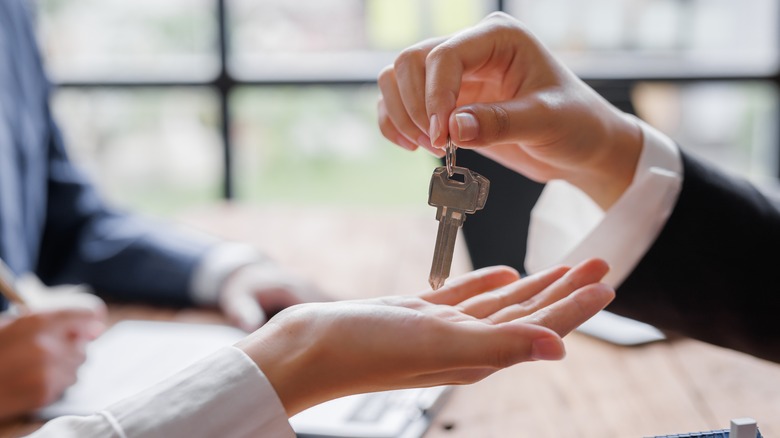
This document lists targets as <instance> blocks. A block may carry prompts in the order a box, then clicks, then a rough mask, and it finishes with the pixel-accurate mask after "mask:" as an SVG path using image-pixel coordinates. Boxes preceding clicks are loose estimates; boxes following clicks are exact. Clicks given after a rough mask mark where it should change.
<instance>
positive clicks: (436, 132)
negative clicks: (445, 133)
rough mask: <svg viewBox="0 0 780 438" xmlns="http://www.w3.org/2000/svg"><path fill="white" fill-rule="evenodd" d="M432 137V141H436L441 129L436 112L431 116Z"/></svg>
mask: <svg viewBox="0 0 780 438" xmlns="http://www.w3.org/2000/svg"><path fill="white" fill-rule="evenodd" d="M428 129H429V131H430V132H429V134H430V137H431V143H436V139H438V138H439V134H440V133H441V130H440V129H439V116H437V115H436V114H434V115H432V116H431V126H430V127H429V128H428Z"/></svg>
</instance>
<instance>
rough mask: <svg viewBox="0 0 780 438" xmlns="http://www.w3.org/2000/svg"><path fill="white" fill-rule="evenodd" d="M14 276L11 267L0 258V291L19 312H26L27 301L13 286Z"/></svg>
mask: <svg viewBox="0 0 780 438" xmlns="http://www.w3.org/2000/svg"><path fill="white" fill-rule="evenodd" d="M14 283H15V282H14V276H13V274H12V273H11V269H10V268H9V267H8V266H7V265H6V264H5V262H3V260H2V259H0V293H2V294H3V296H4V297H6V298H7V299H8V301H10V302H11V303H13V304H14V305H15V306H16V308H17V309H18V310H19V312H21V313H26V312H27V310H28V309H29V307H28V306H27V302H26V301H25V300H24V298H22V296H21V295H19V293H18V292H17V291H16V288H15V287H14Z"/></svg>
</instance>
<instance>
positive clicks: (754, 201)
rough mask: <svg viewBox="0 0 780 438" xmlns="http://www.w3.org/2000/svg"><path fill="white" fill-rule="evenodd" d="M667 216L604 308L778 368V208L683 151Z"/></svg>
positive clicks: (743, 183) (745, 184)
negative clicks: (678, 186)
mask: <svg viewBox="0 0 780 438" xmlns="http://www.w3.org/2000/svg"><path fill="white" fill-rule="evenodd" d="M683 172H684V182H683V186H682V191H681V192H680V197H679V199H678V201H677V204H676V206H675V208H674V210H673V212H672V215H671V217H670V218H669V220H668V222H667V223H666V225H665V226H664V228H663V230H662V231H661V234H660V235H659V236H658V239H657V240H656V241H655V243H654V244H653V245H652V247H651V248H650V250H649V251H648V252H647V254H646V255H645V256H644V258H642V260H641V261H640V263H639V265H638V266H637V267H636V269H635V270H634V271H633V272H632V273H631V275H630V276H629V277H628V278H627V279H626V280H625V281H624V282H623V284H622V285H620V287H619V289H618V294H617V298H616V299H615V301H614V302H613V303H612V304H611V305H610V307H609V310H611V311H614V312H616V313H620V314H622V315H625V316H628V317H632V318H635V319H639V320H642V321H645V322H648V323H650V324H653V325H655V326H657V327H659V328H662V329H667V330H672V331H676V332H680V333H682V334H685V335H687V336H691V337H695V338H698V339H701V340H703V341H706V342H710V343H713V344H717V345H721V346H724V347H728V348H732V349H735V350H740V351H744V352H746V353H750V354H752V355H755V356H758V357H761V358H765V359H768V360H772V361H775V362H780V281H779V280H778V278H779V277H778V273H780V254H779V253H778V251H780V204H778V203H777V202H774V203H773V202H772V201H771V200H770V198H768V197H766V196H764V195H763V194H762V193H760V192H759V191H758V190H757V189H756V188H755V187H754V186H753V185H751V184H750V183H748V182H746V181H745V180H743V179H740V178H737V177H734V176H731V175H728V174H726V173H724V172H721V171H718V170H717V169H716V168H715V167H714V166H712V165H709V164H708V163H706V162H704V161H701V160H699V159H697V158H695V157H693V156H691V155H689V154H686V153H685V152H684V151H683Z"/></svg>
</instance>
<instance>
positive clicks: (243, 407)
mask: <svg viewBox="0 0 780 438" xmlns="http://www.w3.org/2000/svg"><path fill="white" fill-rule="evenodd" d="M194 436H209V437H210V436H218V437H225V438H243V437H247V438H249V437H253V438H254V437H258V436H263V437H273V438H276V437H284V438H294V437H295V433H294V432H293V429H292V427H291V426H290V423H289V421H288V419H287V414H286V413H285V411H284V407H283V406H282V403H281V401H280V400H279V398H278V397H277V395H276V392H275V391H274V389H273V387H272V386H271V384H270V382H269V381H268V379H266V377H265V375H264V374H263V373H262V371H260V369H259V368H258V367H257V365H256V364H255V363H254V362H253V361H252V360H251V359H249V357H247V356H246V354H244V352H243V351H241V350H239V349H238V348H235V347H225V348H222V349H220V350H218V351H217V352H215V353H214V354H212V355H211V356H209V357H207V358H205V359H203V360H201V361H199V362H197V363H195V364H193V365H191V366H190V367H188V368H186V369H184V370H183V371H181V372H179V373H178V374H176V375H174V376H172V377H171V378H168V379H166V380H164V381H162V382H161V383H159V384H158V385H156V386H154V387H151V388H149V389H147V390H146V391H144V392H141V393H140V394H138V395H136V396H133V397H130V398H128V399H126V400H123V401H121V402H119V403H116V404H114V405H112V406H110V407H108V408H107V409H105V410H103V411H101V412H99V413H97V414H94V415H91V416H87V417H78V416H66V417H60V418H57V419H54V420H52V421H49V422H48V423H46V425H44V427H42V428H41V429H39V430H38V431H37V432H35V433H33V434H32V435H30V437H35V438H42V437H47V438H48V437H57V438H70V437H79V438H93V437H94V438H97V437H100V438H105V437H111V438H113V437H116V438H151V437H167V438H184V437H194Z"/></svg>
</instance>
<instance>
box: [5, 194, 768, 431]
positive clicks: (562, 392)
mask: <svg viewBox="0 0 780 438" xmlns="http://www.w3.org/2000/svg"><path fill="white" fill-rule="evenodd" d="M184 220H185V222H186V223H187V224H189V225H192V226H195V227H197V228H200V229H203V230H207V231H209V232H212V233H214V234H217V235H219V236H221V237H225V238H228V239H236V240H242V241H248V242H250V243H253V244H256V245H257V246H259V247H261V248H263V249H265V250H266V251H267V252H268V253H269V254H271V255H272V256H273V257H275V258H276V259H277V260H279V261H280V262H282V263H284V264H286V265H287V266H289V267H291V268H292V269H294V270H296V271H298V272H299V273H301V274H303V275H305V276H307V277H309V278H310V279H311V280H312V281H315V282H317V283H318V284H320V285H321V286H322V287H323V288H325V289H326V290H327V291H329V292H330V293H331V294H333V296H335V297H338V298H345V299H346V298H359V297H370V296H380V295H387V294H395V293H404V294H406V293H412V292H417V291H420V290H423V289H425V288H427V275H428V270H429V269H430V258H431V255H432V251H433V242H434V239H435V230H436V221H435V220H434V218H433V212H421V213H408V212H407V213H398V212H365V211H360V210H349V211H346V210H339V209H335V208H319V209H311V210H306V211H301V210H300V209H297V208H281V207H274V208H270V207H269V208H266V209H261V208H256V207H245V206H223V207H220V208H209V209H204V210H201V211H195V212H191V213H190V214H188V215H186V218H185V219H184ZM459 245H460V246H459V247H458V249H457V254H456V257H455V259H454V262H453V275H455V274H457V273H460V272H465V271H467V270H468V269H469V268H470V265H469V261H468V258H467V256H466V255H465V247H464V246H463V241H462V239H461V240H460V241H459ZM112 317H113V318H114V320H118V319H123V318H139V317H144V318H149V319H173V320H180V321H219V317H218V316H215V315H213V314H209V313H207V312H204V311H199V310H185V311H180V312H173V311H170V310H158V309H155V310H152V309H145V308H139V307H134V306H127V307H123V308H121V309H115V311H114V313H113V314H112ZM454 341H456V340H454ZM566 345H567V350H568V355H567V357H566V359H564V360H563V361H560V362H538V363H525V364H519V365H517V366H515V367H512V368H510V369H507V370H503V371H499V372H498V373H496V374H494V375H493V376H491V377H489V378H487V379H485V380H483V381H481V382H478V383H476V384H473V385H469V386H463V387H458V388H456V390H455V391H454V392H453V394H452V397H451V398H450V399H449V401H448V402H447V404H446V405H445V407H444V409H443V410H442V411H441V413H440V414H439V415H438V416H437V418H436V420H435V422H434V424H433V426H432V427H431V429H430V430H429V432H428V433H427V435H426V437H427V438H445V437H446V438H459V437H464V438H466V437H468V438H473V437H480V438H489V437H496V438H499V437H501V438H503V437H507V436H513V437H534V438H546V437H551V438H552V437H555V438H560V437H564V438H574V437H593V438H609V437H615V438H626V437H646V436H654V435H663V434H673V433H685V432H695V431H702V430H711V429H722V428H727V427H728V422H729V420H730V419H732V418H737V417H745V416H749V417H753V418H755V419H756V420H757V421H758V424H759V428H760V429H761V431H762V433H763V434H764V436H765V437H768V438H771V437H780V365H778V364H774V363H770V362H766V361H761V360H758V359H755V358H753V357H750V356H747V355H743V354H740V353H736V352H733V351H729V350H725V349H721V348H717V347H714V346H711V345H708V344H704V343H701V342H698V341H694V340H689V339H681V340H675V341H666V342H660V343H654V344H649V345H645V346H641V347H620V346H615V345H611V344H608V343H605V342H603V341H600V340H597V339H593V338H590V337H588V336H585V335H582V334H580V333H573V334H571V335H569V336H568V337H567V339H566ZM32 429H34V425H30V424H25V423H20V422H13V423H9V424H6V425H0V437H12V436H13V437H16V436H19V435H21V434H22V433H24V432H27V431H30V430H32Z"/></svg>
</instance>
